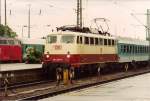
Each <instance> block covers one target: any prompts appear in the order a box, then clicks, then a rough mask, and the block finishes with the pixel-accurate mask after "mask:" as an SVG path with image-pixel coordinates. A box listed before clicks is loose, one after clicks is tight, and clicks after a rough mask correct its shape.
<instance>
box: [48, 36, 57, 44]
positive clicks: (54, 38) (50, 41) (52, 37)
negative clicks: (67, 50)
mask: <svg viewBox="0 0 150 101" xmlns="http://www.w3.org/2000/svg"><path fill="white" fill-rule="evenodd" d="M56 41H57V37H56V36H48V37H47V43H50V44H51V43H56Z"/></svg>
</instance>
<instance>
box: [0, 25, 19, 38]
mask: <svg viewBox="0 0 150 101" xmlns="http://www.w3.org/2000/svg"><path fill="white" fill-rule="evenodd" d="M0 36H1V37H11V38H14V37H16V36H17V34H16V32H14V31H13V30H12V29H11V28H10V27H9V26H4V25H2V24H0Z"/></svg>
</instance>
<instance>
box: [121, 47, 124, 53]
mask: <svg viewBox="0 0 150 101" xmlns="http://www.w3.org/2000/svg"><path fill="white" fill-rule="evenodd" d="M120 48H121V49H120V53H123V52H124V51H123V50H124V46H123V45H120Z"/></svg>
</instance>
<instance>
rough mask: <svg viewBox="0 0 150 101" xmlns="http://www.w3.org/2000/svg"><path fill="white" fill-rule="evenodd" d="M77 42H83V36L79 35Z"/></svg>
mask: <svg viewBox="0 0 150 101" xmlns="http://www.w3.org/2000/svg"><path fill="white" fill-rule="evenodd" d="M77 44H82V36H77Z"/></svg>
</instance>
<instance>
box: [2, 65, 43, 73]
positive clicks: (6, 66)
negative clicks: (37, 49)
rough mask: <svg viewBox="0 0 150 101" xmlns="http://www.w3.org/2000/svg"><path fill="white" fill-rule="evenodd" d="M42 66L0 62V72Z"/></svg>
mask: <svg viewBox="0 0 150 101" xmlns="http://www.w3.org/2000/svg"><path fill="white" fill-rule="evenodd" d="M37 68H42V64H25V63H7V64H0V72H2V71H15V70H26V69H37Z"/></svg>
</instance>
